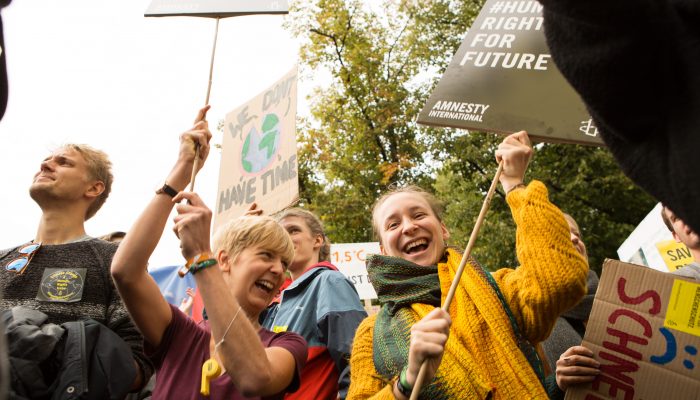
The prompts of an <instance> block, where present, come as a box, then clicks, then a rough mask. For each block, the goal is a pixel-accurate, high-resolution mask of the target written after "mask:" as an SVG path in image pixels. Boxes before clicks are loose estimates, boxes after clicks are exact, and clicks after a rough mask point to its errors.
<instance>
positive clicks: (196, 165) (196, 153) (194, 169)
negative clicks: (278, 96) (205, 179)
mask: <svg viewBox="0 0 700 400" xmlns="http://www.w3.org/2000/svg"><path fill="white" fill-rule="evenodd" d="M219 19H220V18H219V17H217V18H216V29H215V31H214V45H213V46H212V49H211V62H210V63H209V84H208V85H207V97H206V99H205V100H204V105H205V106H206V105H207V104H209V95H210V94H211V82H212V76H213V74H214V56H215V55H216V41H217V39H218V37H219ZM198 169H199V143H195V145H194V164H193V165H192V176H191V178H190V192H192V191H193V190H194V178H195V177H196V176H197V170H198Z"/></svg>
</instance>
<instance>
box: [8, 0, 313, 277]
mask: <svg viewBox="0 0 700 400" xmlns="http://www.w3.org/2000/svg"><path fill="white" fill-rule="evenodd" d="M149 3H150V0H136V1H104V0H73V1H70V2H61V1H56V0H31V1H27V0H24V1H22V0H15V1H14V2H13V3H12V4H11V5H10V6H9V7H7V8H5V9H4V10H3V12H2V17H3V23H4V32H5V50H6V55H7V61H8V75H9V82H10V98H9V105H8V109H7V112H6V114H5V117H4V119H3V120H2V122H0V139H1V140H2V142H3V143H4V145H3V146H2V148H3V151H2V156H1V157H0V171H2V180H1V181H2V184H3V189H4V190H3V195H2V196H0V210H2V217H1V219H2V220H1V221H0V227H1V229H0V248H7V247H10V246H14V245H18V244H21V243H24V242H27V241H29V240H31V239H32V238H33V237H34V235H35V233H36V227H37V224H38V221H39V216H40V209H39V208H38V207H37V206H36V204H35V203H34V202H33V201H32V200H31V198H30V197H29V194H28V188H29V184H30V183H31V180H32V176H33V174H34V173H35V172H36V171H37V170H38V168H39V163H40V162H41V160H42V159H43V158H44V157H46V156H47V155H48V154H49V152H50V151H51V149H53V148H55V147H57V146H58V145H60V144H62V143H87V144H90V145H92V146H94V147H97V148H100V149H102V150H105V151H106V152H107V153H108V154H109V155H110V158H111V160H112V162H113V163H114V175H115V183H114V186H113V189H112V194H111V196H110V197H109V199H108V200H107V203H106V204H105V206H104V207H103V208H102V209H101V210H100V211H99V213H98V214H97V215H96V216H95V217H93V218H92V219H91V220H89V221H88V222H87V225H86V229H87V232H88V234H90V235H93V236H99V235H102V234H105V233H108V232H111V231H115V230H122V231H128V229H129V228H130V227H131V224H132V223H133V221H134V219H135V218H136V217H137V216H138V214H139V213H140V212H141V210H142V209H143V207H144V206H145V205H146V203H147V202H148V201H149V200H150V199H151V196H152V195H153V192H154V190H155V189H156V188H157V187H159V186H160V185H162V183H163V180H164V179H165V177H166V175H167V173H168V171H169V170H170V167H171V166H172V164H173V162H174V161H175V158H176V155H177V146H178V136H179V134H180V133H181V132H183V131H185V130H187V129H188V128H189V127H190V126H191V124H192V120H193V118H194V116H195V114H196V110H197V109H198V108H199V107H200V106H201V105H202V104H203V102H204V99H205V96H206V85H207V79H208V73H209V61H210V56H211V46H212V41H213V37H214V27H215V21H214V20H212V19H206V18H193V17H168V18H144V17H143V12H144V10H145V9H146V8H147V6H148V4H149ZM283 18H284V17H282V16H246V17H237V18H228V19H224V20H222V21H221V24H220V28H219V44H218V47H217V53H216V64H215V67H214V84H213V87H212V93H211V99H210V103H211V104H212V109H211V111H210V112H209V121H210V127H211V129H212V131H215V128H216V123H217V121H219V120H220V119H223V118H224V116H225V114H226V113H227V112H229V111H231V110H233V109H235V108H236V107H237V106H238V105H240V104H241V103H244V102H245V101H247V100H248V99H250V98H251V97H253V96H255V95H257V94H258V93H259V92H261V91H262V90H264V89H266V88H267V87H268V86H270V85H271V84H272V83H274V82H275V81H276V80H277V79H278V78H280V77H282V76H283V75H284V74H285V73H286V72H287V71H289V70H290V69H291V68H292V67H293V66H294V65H295V63H296V60H297V53H298V43H297V41H296V40H294V39H293V38H292V37H291V35H290V33H289V32H288V31H286V30H284V29H283V28H282V22H283ZM308 92H309V89H308V87H306V86H305V85H304V84H303V83H302V84H300V85H299V109H300V110H304V109H305V108H306V107H307V105H306V100H305V93H308ZM213 141H214V142H217V143H220V142H221V134H220V133H218V132H214V139H213ZM219 161H220V157H219V154H218V151H215V150H214V151H212V154H211V155H210V156H209V160H208V162H207V164H206V165H205V167H204V169H203V170H202V171H201V172H200V174H199V176H198V177H197V183H196V188H195V190H196V191H197V192H199V193H200V194H201V195H202V197H203V198H204V200H205V201H206V202H207V203H208V204H209V206H210V207H212V208H213V207H214V206H215V205H216V201H215V196H216V186H217V179H218V171H219ZM171 225H172V224H171V223H169V224H168V227H166V232H165V235H164V237H163V239H162V240H161V243H160V245H159V247H158V248H157V249H156V252H155V253H154V255H153V257H152V258H151V264H150V265H151V267H158V266H164V265H172V264H178V263H181V256H180V254H179V246H178V242H177V239H176V238H175V236H174V235H173V234H172V233H171V232H170V229H169V227H170V226H171Z"/></svg>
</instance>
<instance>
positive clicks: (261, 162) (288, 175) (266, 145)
mask: <svg viewBox="0 0 700 400" xmlns="http://www.w3.org/2000/svg"><path fill="white" fill-rule="evenodd" d="M296 109H297V69H296V67H295V68H293V69H292V70H291V71H290V72H289V73H287V74H286V75H285V76H284V77H283V78H282V79H280V80H279V81H277V83H275V84H274V85H272V86H271V87H270V88H269V89H267V90H265V91H264V92H262V93H260V94H259V95H258V96H256V97H255V98H253V99H252V100H250V101H249V102H247V103H246V104H243V105H242V106H240V107H238V108H237V109H235V110H233V111H231V112H230V113H228V114H227V115H226V119H225V120H224V139H223V142H222V148H223V149H222V153H221V169H220V172H219V189H218V196H217V203H216V209H215V218H214V227H215V228H216V227H218V226H220V225H221V224H222V223H223V222H225V221H226V220H228V219H230V218H237V217H239V216H241V215H243V214H244V213H245V211H246V210H247V209H248V207H249V206H250V205H251V204H252V203H257V204H258V208H262V209H263V211H264V212H265V213H266V214H273V213H275V212H277V211H280V210H282V209H283V208H285V207H287V206H289V205H290V204H292V203H294V202H295V201H296V199H297V196H298V194H299V181H298V178H297V146H296V137H295V135H296V129H295V127H296Z"/></svg>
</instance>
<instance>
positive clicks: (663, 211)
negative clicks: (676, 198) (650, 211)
mask: <svg viewBox="0 0 700 400" xmlns="http://www.w3.org/2000/svg"><path fill="white" fill-rule="evenodd" d="M666 210H668V208H666V206H665V205H663V204H662V205H661V220H662V221H664V225H666V228H668V230H669V231H671V233H675V232H676V231H675V230H674V229H673V222H671V220H670V219H669V218H668V215H666ZM669 211H670V210H669Z"/></svg>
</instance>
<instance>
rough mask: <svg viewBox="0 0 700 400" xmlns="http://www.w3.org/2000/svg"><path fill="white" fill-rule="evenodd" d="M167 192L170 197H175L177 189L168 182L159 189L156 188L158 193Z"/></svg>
mask: <svg viewBox="0 0 700 400" xmlns="http://www.w3.org/2000/svg"><path fill="white" fill-rule="evenodd" d="M163 193H165V194H167V195H168V196H170V197H175V196H177V190H175V189H173V188H172V186H170V185H168V184H167V183H164V184H163V186H162V187H160V188H159V189H158V190H156V194H163Z"/></svg>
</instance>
